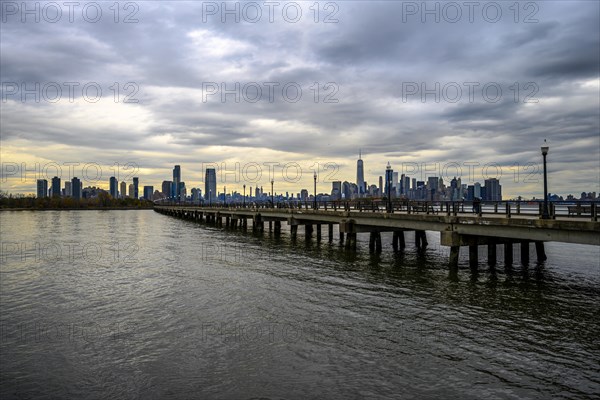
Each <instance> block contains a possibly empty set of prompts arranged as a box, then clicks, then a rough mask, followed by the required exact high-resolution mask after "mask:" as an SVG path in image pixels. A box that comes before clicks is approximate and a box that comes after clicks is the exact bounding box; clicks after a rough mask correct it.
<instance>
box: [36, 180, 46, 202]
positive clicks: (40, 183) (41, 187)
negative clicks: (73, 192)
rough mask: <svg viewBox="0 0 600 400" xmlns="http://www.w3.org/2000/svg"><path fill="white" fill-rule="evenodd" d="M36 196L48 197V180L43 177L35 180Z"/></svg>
mask: <svg viewBox="0 0 600 400" xmlns="http://www.w3.org/2000/svg"><path fill="white" fill-rule="evenodd" d="M37 197H38V199H41V198H42V197H48V181H47V180H45V179H38V180H37Z"/></svg>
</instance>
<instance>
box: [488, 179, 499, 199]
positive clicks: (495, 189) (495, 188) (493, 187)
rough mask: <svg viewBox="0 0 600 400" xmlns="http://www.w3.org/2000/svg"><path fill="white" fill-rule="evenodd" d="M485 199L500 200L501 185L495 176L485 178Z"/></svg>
mask: <svg viewBox="0 0 600 400" xmlns="http://www.w3.org/2000/svg"><path fill="white" fill-rule="evenodd" d="M485 197H486V198H485V199H484V200H489V201H502V186H501V185H500V181H499V180H498V179H496V178H490V179H486V180H485Z"/></svg>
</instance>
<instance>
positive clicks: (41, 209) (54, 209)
mask: <svg viewBox="0 0 600 400" xmlns="http://www.w3.org/2000/svg"><path fill="white" fill-rule="evenodd" d="M153 209H154V207H140V208H134V207H86V208H77V207H71V208H30V207H15V208H0V211H78V210H80V211H98V210H153Z"/></svg>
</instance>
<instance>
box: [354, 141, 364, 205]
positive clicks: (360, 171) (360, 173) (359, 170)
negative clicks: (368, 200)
mask: <svg viewBox="0 0 600 400" xmlns="http://www.w3.org/2000/svg"><path fill="white" fill-rule="evenodd" d="M361 155H362V154H361V151H360V150H359V151H358V161H357V162H356V184H357V185H358V197H363V195H364V193H365V170H364V167H363V160H362V158H361Z"/></svg>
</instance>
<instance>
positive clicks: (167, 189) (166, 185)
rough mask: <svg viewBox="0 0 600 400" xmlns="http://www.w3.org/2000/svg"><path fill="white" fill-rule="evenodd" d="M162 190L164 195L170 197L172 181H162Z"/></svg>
mask: <svg viewBox="0 0 600 400" xmlns="http://www.w3.org/2000/svg"><path fill="white" fill-rule="evenodd" d="M161 187H162V192H163V194H164V195H165V196H166V197H171V190H172V189H171V188H172V187H173V181H163V182H162V186H161Z"/></svg>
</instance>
